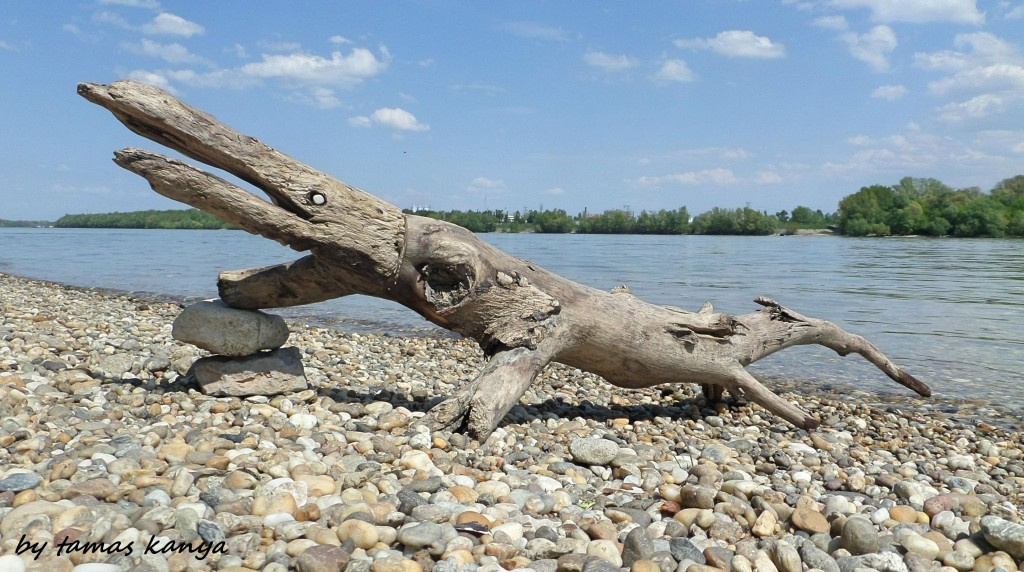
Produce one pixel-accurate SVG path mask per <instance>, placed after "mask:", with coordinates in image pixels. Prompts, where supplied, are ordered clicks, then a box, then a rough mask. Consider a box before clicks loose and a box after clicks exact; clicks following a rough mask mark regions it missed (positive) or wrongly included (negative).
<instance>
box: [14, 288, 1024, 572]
mask: <svg viewBox="0 0 1024 572" xmlns="http://www.w3.org/2000/svg"><path fill="white" fill-rule="evenodd" d="M182 308H183V304H181V303H177V302H168V301H166V300H164V301H161V300H154V299H145V298H143V297H136V296H132V295H128V294H118V293H111V292H101V291H95V290H86V289H78V288H72V287H66V286H61V285H57V284H53V283H49V282H42V281H37V280H29V279H24V278H18V277H14V276H10V275H5V274H0V419H2V421H0V572H9V571H10V572H21V571H24V570H41V571H42V570H45V571H47V572H70V571H73V570H74V571H77V572H116V571H119V570H146V571H156V572H165V571H166V572H181V571H193V570H195V571H198V570H233V571H249V570H253V571H256V570H265V571H268V572H282V571H285V570H299V571H302V572H327V571H338V570H348V571H352V572H431V571H435V572H462V571H465V572H473V571H477V572H500V571H502V570H513V569H521V570H524V571H526V572H529V571H531V570H532V571H537V572H556V571H559V572H561V571H564V572H599V571H603V570H607V571H609V572H611V571H615V570H623V569H625V570H630V571H635V572H673V571H680V572H686V571H690V572H709V571H715V570H725V571H735V572H745V571H751V570H765V571H774V570H777V571H782V572H800V571H803V570H823V571H826V572H835V571H843V572H846V571H854V570H881V571H913V572H916V571H925V570H936V571H938V570H942V571H954V570H956V571H969V570H974V571H983V572H988V571H994V570H1006V571H1013V570H1018V569H1019V567H1021V566H1024V525H1021V510H1022V509H1024V442H1022V440H1024V438H1022V436H1021V429H1022V423H1021V421H1020V419H1017V418H1013V417H1012V416H1005V415H1004V416H1000V413H999V411H1000V408H999V407H998V406H996V405H992V404H985V403H979V402H973V403H956V402H939V401H938V400H934V399H933V400H920V399H914V398H910V397H906V396H901V397H899V398H895V397H894V398H892V399H887V398H885V397H884V396H883V397H879V398H877V399H866V398H865V397H864V396H862V395H859V394H845V395H844V394H843V393H842V392H838V393H831V394H829V393H823V392H812V391H805V390H804V389H805V388H804V387H802V386H801V384H798V383H788V384H787V383H785V382H780V383H778V384H775V383H771V384H770V386H772V387H774V388H780V387H781V388H782V389H784V390H785V391H783V392H782V395H783V396H785V397H786V398H787V399H790V400H793V401H795V402H797V403H799V404H800V405H801V406H803V407H804V408H805V409H807V410H809V411H811V412H812V413H814V414H816V415H818V416H819V418H820V419H821V421H822V423H821V427H819V428H818V429H816V430H814V431H811V432H808V431H804V430H799V429H795V428H794V427H792V426H790V425H788V424H786V423H785V422H784V421H782V420H780V419H777V418H775V417H774V416H773V415H772V414H770V413H768V412H767V411H765V410H763V409H761V408H760V407H758V406H755V405H752V404H750V403H748V402H745V401H742V400H740V401H737V400H734V399H732V398H730V399H727V400H726V403H723V404H717V405H715V406H708V405H707V404H706V403H705V402H704V399H703V398H702V397H701V396H700V391H699V388H697V387H694V386H690V385H679V386H663V387H657V388H651V389H648V390H623V389H619V388H615V387H613V386H611V385H609V384H607V383H605V382H604V381H602V380H601V379H600V378H598V377H595V376H593V375H591V374H587V373H584V372H581V371H579V370H576V369H572V368H567V367H562V366H551V367H549V368H548V369H547V370H546V371H545V372H544V374H543V375H542V376H541V378H540V379H539V380H538V382H537V383H535V384H534V386H533V387H531V388H530V390H528V391H527V393H526V395H525V396H524V397H523V399H522V401H521V402H520V405H519V406H517V407H515V408H513V410H512V411H511V412H510V414H509V415H508V416H507V417H506V418H505V420H504V422H503V423H502V425H500V426H499V428H498V429H497V430H496V431H495V432H494V433H493V434H492V435H491V436H490V437H489V438H488V439H486V441H484V442H482V443H481V442H477V441H475V440H473V439H471V438H469V437H468V436H466V435H464V434H462V433H459V432H451V431H433V432H432V431H430V430H429V429H427V428H426V427H424V426H423V425H422V424H421V423H420V422H419V421H420V419H421V418H422V417H423V416H424V415H425V413H426V411H427V410H428V409H429V408H430V407H431V406H433V405H435V404H436V403H438V402H440V401H441V400H443V399H444V398H445V397H446V396H449V395H451V394H452V393H453V392H454V390H455V389H456V388H457V387H459V386H460V385H461V384H463V383H466V382H468V381H469V380H471V379H472V378H473V377H474V376H475V375H476V373H477V372H478V371H479V370H480V368H481V367H482V366H483V363H484V362H483V359H482V355H481V353H480V351H479V349H478V348H477V347H476V345H475V344H474V343H473V342H471V341H466V340H458V339H453V338H450V337H442V336H430V335H424V336H395V335H363V334H353V333H345V332H342V331H338V330H336V329H332V328H327V327H321V326H315V325H310V324H307V323H304V322H303V321H301V320H292V321H289V323H288V327H289V330H290V336H289V339H288V342H287V343H288V345H289V346H292V347H295V348H298V350H299V351H300V352H301V359H302V363H303V364H304V367H305V376H306V379H307V382H308V387H307V388H306V389H303V390H301V391H292V392H288V393H285V394H281V395H275V396H250V397H214V396H210V395H206V394H204V393H202V392H201V391H200V388H199V387H198V386H197V385H196V384H195V383H194V382H192V381H191V380H190V379H189V378H188V377H187V376H186V375H185V373H186V372H187V371H188V370H189V368H190V367H191V366H192V364H193V362H195V361H196V360H197V359H199V358H201V357H204V356H205V355H207V354H206V353H205V352H203V351H202V350H199V349H197V348H195V347H193V346H190V345H188V344H184V343H181V342H179V341H177V340H175V339H173V338H172V336H171V324H172V322H173V321H174V320H175V318H176V317H177V316H178V315H179V314H180V313H181V311H182ZM780 359H782V358H780ZM849 359H854V358H849ZM880 375H881V374H880ZM924 381H926V382H927V380H924Z"/></svg>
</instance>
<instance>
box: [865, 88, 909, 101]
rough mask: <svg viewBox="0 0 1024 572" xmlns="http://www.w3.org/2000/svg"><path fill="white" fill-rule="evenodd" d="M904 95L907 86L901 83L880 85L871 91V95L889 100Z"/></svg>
mask: <svg viewBox="0 0 1024 572" xmlns="http://www.w3.org/2000/svg"><path fill="white" fill-rule="evenodd" d="M905 95H907V88H906V87H904V86H902V85H880V86H878V87H877V88H875V91H872V92H871V97H874V98H875V99H888V100H889V101H895V100H897V99H900V98H902V97H903V96H905Z"/></svg>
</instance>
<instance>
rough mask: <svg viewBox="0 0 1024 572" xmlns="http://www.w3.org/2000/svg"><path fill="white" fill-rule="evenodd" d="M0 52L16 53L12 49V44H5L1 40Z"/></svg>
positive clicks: (15, 49)
mask: <svg viewBox="0 0 1024 572" xmlns="http://www.w3.org/2000/svg"><path fill="white" fill-rule="evenodd" d="M0 50H7V51H10V52H16V51H18V49H17V48H15V47H14V44H11V43H8V42H5V41H3V40H0Z"/></svg>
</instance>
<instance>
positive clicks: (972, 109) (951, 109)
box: [938, 93, 1007, 123]
mask: <svg viewBox="0 0 1024 572" xmlns="http://www.w3.org/2000/svg"><path fill="white" fill-rule="evenodd" d="M1006 103H1007V102H1006V100H1005V99H1004V98H1003V97H1002V96H1000V95H997V94H991V93H985V94H982V95H978V96H976V97H972V98H971V99H969V100H967V101H962V102H953V103H948V104H946V105H943V106H942V107H940V108H939V110H938V111H939V119H941V120H943V121H948V122H951V123H957V122H960V121H966V120H968V119H983V118H985V117H989V116H992V115H998V114H1000V113H1002V112H1003V111H1005V110H1006Z"/></svg>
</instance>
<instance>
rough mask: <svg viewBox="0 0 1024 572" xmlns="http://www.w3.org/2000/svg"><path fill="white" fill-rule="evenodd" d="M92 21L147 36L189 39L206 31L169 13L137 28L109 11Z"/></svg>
mask: <svg viewBox="0 0 1024 572" xmlns="http://www.w3.org/2000/svg"><path fill="white" fill-rule="evenodd" d="M93 20H94V21H96V22H99V23H101V24H109V25H112V26H117V27H118V28H124V29H125V30H132V31H136V32H141V33H143V34H145V35H147V36H180V37H183V38H191V37H192V36H197V35H200V34H202V33H204V32H205V31H206V29H205V28H203V27H202V26H201V25H199V24H197V23H195V22H192V21H190V20H186V19H185V18H182V17H181V16H178V15H176V14H172V13H170V12H160V13H159V14H157V15H156V17H154V18H153V19H152V20H150V21H148V22H145V23H143V24H141V25H139V26H134V25H132V24H131V23H130V22H128V20H125V19H124V17H123V16H121V15H120V14H118V13H116V12H110V11H102V12H97V13H96V14H93Z"/></svg>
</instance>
